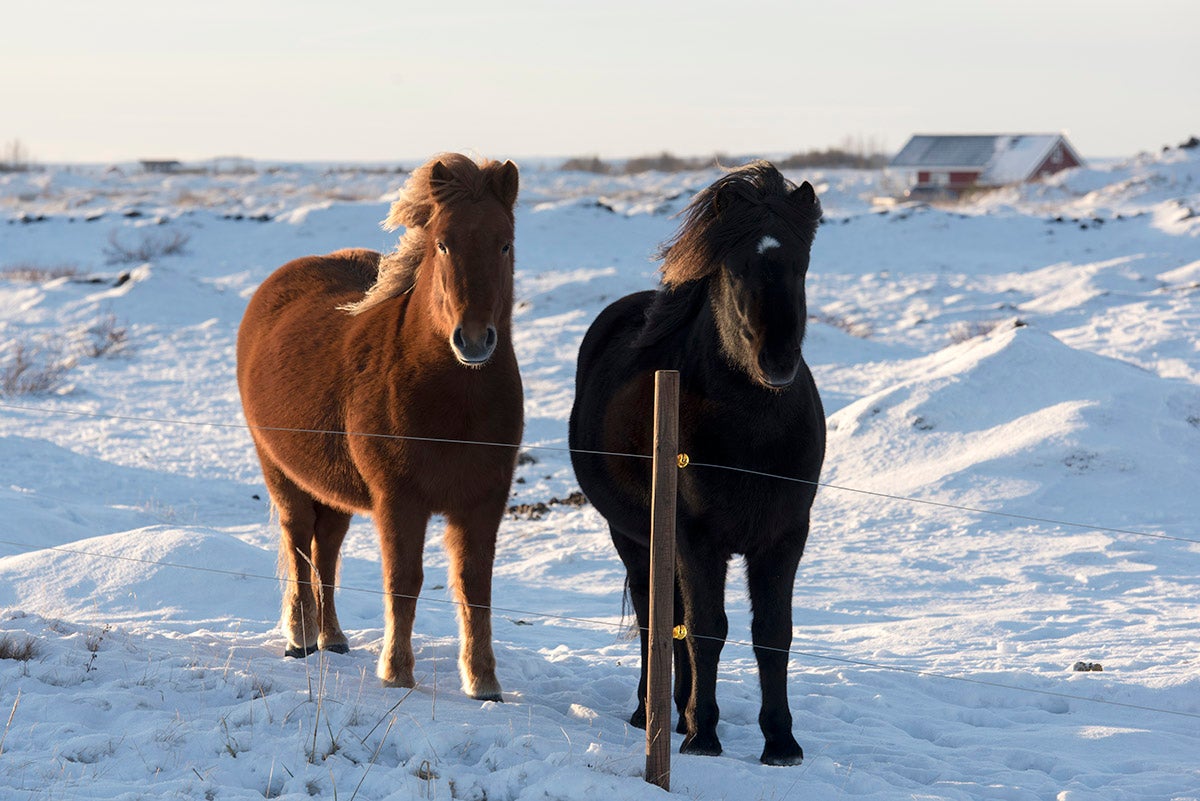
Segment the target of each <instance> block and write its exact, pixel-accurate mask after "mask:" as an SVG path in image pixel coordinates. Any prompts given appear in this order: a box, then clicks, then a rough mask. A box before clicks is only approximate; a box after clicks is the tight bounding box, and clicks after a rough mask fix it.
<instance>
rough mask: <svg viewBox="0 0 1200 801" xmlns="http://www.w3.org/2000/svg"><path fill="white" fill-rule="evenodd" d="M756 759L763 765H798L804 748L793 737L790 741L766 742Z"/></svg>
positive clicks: (801, 759) (802, 758)
mask: <svg viewBox="0 0 1200 801" xmlns="http://www.w3.org/2000/svg"><path fill="white" fill-rule="evenodd" d="M758 761H759V762H761V763H763V764H764V765H799V764H800V763H801V762H803V761H804V749H802V748H801V747H800V746H799V744H798V743H797V742H796V741H795V740H794V739H793V740H792V741H791V742H790V743H774V744H772V743H768V744H767V746H766V747H765V748H763V752H762V756H760V757H759V758H758Z"/></svg>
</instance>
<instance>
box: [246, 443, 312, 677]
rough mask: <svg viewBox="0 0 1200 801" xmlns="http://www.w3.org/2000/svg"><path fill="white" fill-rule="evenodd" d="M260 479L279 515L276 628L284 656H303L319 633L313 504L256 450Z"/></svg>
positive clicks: (309, 649)
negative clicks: (279, 608) (312, 559)
mask: <svg viewBox="0 0 1200 801" xmlns="http://www.w3.org/2000/svg"><path fill="white" fill-rule="evenodd" d="M259 458H260V461H261V462H262V468H263V478H264V479H265V480H266V483H267V489H268V490H269V491H270V493H271V500H272V501H273V502H274V504H275V509H276V510H277V511H278V513H279V528H280V536H279V571H280V574H285V575H284V582H285V583H284V588H283V613H282V620H281V622H280V625H281V627H282V629H283V633H284V635H285V636H286V637H287V647H286V648H285V649H284V652H283V653H284V655H285V656H291V657H303V656H308V655H309V654H311V653H312V652H313V651H315V650H317V636H318V632H319V630H320V622H319V615H318V612H317V603H316V595H315V593H314V590H315V587H314V586H313V578H312V566H311V565H310V563H309V551H310V550H311V549H312V547H313V546H314V543H313V536H314V531H315V524H316V517H317V512H316V505H317V504H316V501H314V500H313V499H312V497H311V496H310V495H309V494H308V493H306V492H305V491H304V490H302V489H300V487H298V486H297V485H296V483H295V482H293V481H292V480H291V479H290V478H288V477H287V476H286V475H284V473H283V471H282V470H280V469H279V468H278V467H277V466H276V465H275V463H274V462H272V461H271V460H270V459H268V458H267V457H266V456H265V455H264V454H263V452H262V449H259Z"/></svg>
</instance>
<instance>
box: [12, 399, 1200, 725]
mask: <svg viewBox="0 0 1200 801" xmlns="http://www.w3.org/2000/svg"><path fill="white" fill-rule="evenodd" d="M0 409H10V410H13V411H22V412H35V413H40V414H58V415H70V416H76V417H89V418H95V419H107V420H118V421H126V422H142V423H157V424H162V425H179V426H194V427H207V428H224V429H244V430H263V431H284V432H290V433H301V434H325V435H337V436H348V437H380V438H386V439H399V440H411V441H417V442H435V443H446V444H455V445H478V446H488V447H500V448H512V449H518V448H524V449H526V450H547V451H558V452H568V453H569V452H575V453H588V454H596V455H602V456H614V457H624V458H633V459H643V460H649V459H652V457H651V456H650V455H647V454H637V453H621V452H613V451H592V450H580V449H571V448H564V447H559V446H549V445H522V444H521V443H499V442H487V441H476V440H461V439H448V438H441V437H419V436H409V435H399V434H380V433H371V432H349V431H336V430H322V429H301V428H286V427H274V426H250V425H247V424H244V423H216V422H211V421H189V420H174V419H169V418H157V417H145V416H133V415H113V414H104V413H98V412H83V411H77V410H68V409H47V408H44V407H34V406H20V405H15V404H8V403H0ZM688 467H699V468H709V469H719V470H729V471H733V472H738V473H744V474H749V475H755V476H759V477H762V478H768V479H776V480H781V481H791V482H797V483H803V484H810V485H814V486H817V487H820V488H825V489H833V490H840V491H844V492H852V493H858V494H862V495H868V496H872V497H878V498H883V499H887V500H893V501H898V502H905V503H913V504H924V505H929V506H934V507H939V508H944V509H950V510H956V511H964V512H971V513H974V514H982V515H993V516H999V517H1006V518H1011V519H1019V520H1025V521H1030V522H1038V523H1047V524H1052V525H1060V526H1069V527H1076V528H1083V529H1088V530H1092V531H1103V532H1110V533H1115V534H1128V535H1133V536H1141V537H1150V538H1154V539H1160V540H1171V541H1176V542H1185V543H1191V544H1200V541H1197V540H1193V539H1189V538H1186V537H1176V536H1170V535H1166V534H1156V533H1153V532H1146V531H1137V530H1131V529H1122V528H1115V527H1110V526H1097V525H1093V524H1088V523H1078V522H1072V521H1066V520H1055V519H1051V518H1042V517H1036V516H1031V515H1020V514H1013V513H1008V512H1001V511H996V510H990V509H980V508H974V507H969V506H961V505H957V504H951V503H945V502H941V501H931V500H926V499H921V498H911V497H906V496H901V495H891V494H888V493H883V492H876V491H872V490H864V489H859V488H855V487H847V486H842V485H836V484H828V483H823V482H818V481H807V480H804V479H798V478H794V477H791V476H782V475H777V474H773V473H766V472H762V471H758V470H751V469H747V468H740V467H732V466H728V465H717V464H708V463H703V462H689V464H688ZM681 469H686V468H681ZM23 497H27V498H29V499H31V500H32V499H35V498H37V497H45V496H39V495H28V496H23ZM0 544H4V545H9V546H12V547H16V548H20V549H23V550H25V551H26V552H35V551H50V552H54V553H66V554H73V555H77V556H84V557H88V558H94V559H110V560H115V561H122V562H132V563H137V564H144V565H147V566H153V567H164V568H173V569H179V570H190V571H194V572H201V573H207V574H217V575H225V576H231V577H234V578H239V579H254V580H264V581H271V582H279V581H294V580H291V579H281V578H280V577H279V576H267V575H262V574H255V573H246V572H242V571H233V570H222V569H220V568H212V567H203V566H200V565H188V564H183V563H179V562H167V561H159V560H153V559H145V558H140V557H133V556H122V555H118V554H102V553H97V552H94V551H86V550H83V549H80V548H71V547H68V546H62V545H60V546H50V547H45V546H39V545H34V544H32V543H25V542H20V541H16V540H9V539H0ZM296 583H299V584H301V585H309V586H311V585H312V584H314V582H296ZM326 586H330V585H326ZM332 586H333V587H334V589H335V590H340V591H342V592H352V593H358V594H366V595H373V596H377V597H379V598H383V597H385V596H388V595H390V596H392V597H394V598H403V599H407V600H412V601H418V602H424V603H433V604H441V605H446V606H453V607H470V608H476V609H483V610H487V611H489V612H493V613H495V612H499V613H504V614H513V615H521V616H523V617H536V618H541V619H544V620H561V621H565V622H570V623H577V624H578V623H583V624H588V625H592V626H596V627H599V628H615V629H618V630H625V629H628V628H634V629H638V627H637V626H633V627H630V626H628V625H627V624H625V623H623V622H620V623H617V622H613V621H609V620H600V619H596V618H582V617H573V616H568V615H557V614H554V613H550V612H542V611H537V610H525V609H516V608H511V607H502V606H495V605H484V604H468V603H466V602H463V601H455V600H449V599H445V598H433V597H430V596H425V595H403V594H398V593H386V592H384V591H383V590H369V589H365V588H362V587H354V586H350V585H341V584H335V585H332ZM642 630H644V629H642ZM685 636H686V637H688V638H691V639H697V640H710V641H719V642H722V643H724V644H725V645H732V646H736V647H741V648H749V649H752V650H761V651H774V652H777V653H784V654H788V655H789V656H796V657H802V658H805V659H815V660H823V661H827V662H833V663H837V664H844V665H851V666H855V667H864V668H871V669H874V670H881V671H888V672H893V673H902V674H907V675H912V676H918V677H922V678H934V679H940V680H945V681H953V682H960V683H965V684H971V685H976V686H983V687H991V688H994V689H1001V690H1006V691H1010V692H1024V693H1032V694H1035V695H1043V696H1048V697H1054V698H1060V699H1064V700H1070V701H1079V702H1084V703H1091V704H1098V705H1102V706H1109V707H1116V708H1123V709H1132V710H1139V711H1143V712H1151V713H1155V714H1162V715H1171V716H1175V717H1184V718H1192V719H1200V713H1195V712H1188V711H1184V710H1178V709H1166V708H1162V707H1153V706H1148V705H1142V704H1133V703H1128V702H1122V701H1111V700H1107V699H1102V698H1094V697H1088V696H1084V695H1075V694H1072V693H1065V692H1060V691H1056V690H1046V689H1040V688H1031V687H1020V686H1017V685H1014V684H1006V683H1004V682H998V681H991V680H987V679H977V678H972V677H969V676H961V675H956V674H952V673H941V672H937V671H931V670H925V669H921V668H909V667H904V666H900V665H886V664H882V663H878V662H872V661H870V660H865V659H853V658H850V657H841V656H835V655H832V654H821V653H815V652H812V651H799V650H796V649H791V648H788V649H783V648H772V647H769V646H762V645H755V644H754V643H752V642H746V641H743V640H731V639H728V638H720V637H712V636H706V635H698V634H693V633H690V632H689V633H688V634H687V635H685Z"/></svg>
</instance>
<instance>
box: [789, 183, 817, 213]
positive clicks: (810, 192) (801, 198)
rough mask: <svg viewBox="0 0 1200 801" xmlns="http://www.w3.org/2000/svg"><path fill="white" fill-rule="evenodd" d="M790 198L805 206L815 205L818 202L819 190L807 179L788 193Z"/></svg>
mask: <svg viewBox="0 0 1200 801" xmlns="http://www.w3.org/2000/svg"><path fill="white" fill-rule="evenodd" d="M788 200H790V201H792V202H793V203H795V204H796V205H798V206H801V207H803V208H807V207H809V206H814V205H816V203H817V190H815V189H813V185H812V184H810V183H809V182H808V181H805V182H804V183H802V184H800V186H798V187H796V188H795V189H793V190H792V192H791V194H790V195H788Z"/></svg>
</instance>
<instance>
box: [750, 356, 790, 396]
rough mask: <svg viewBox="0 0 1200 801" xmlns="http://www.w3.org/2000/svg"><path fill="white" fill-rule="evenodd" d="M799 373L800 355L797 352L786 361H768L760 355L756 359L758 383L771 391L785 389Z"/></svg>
mask: <svg viewBox="0 0 1200 801" xmlns="http://www.w3.org/2000/svg"><path fill="white" fill-rule="evenodd" d="M799 372H800V354H799V352H798V351H797V352H796V353H795V354H794V355H792V356H791V357H790V358H787V359H768V358H765V355H763V354H760V355H759V357H758V375H757V376H756V377H757V378H758V380H759V382H760V383H762V384H763V385H764V386H766V387H769V388H771V389H786V388H787V387H790V386H791V385H792V383H793V382H794V381H795V380H796V375H797V374H798V373H799Z"/></svg>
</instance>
